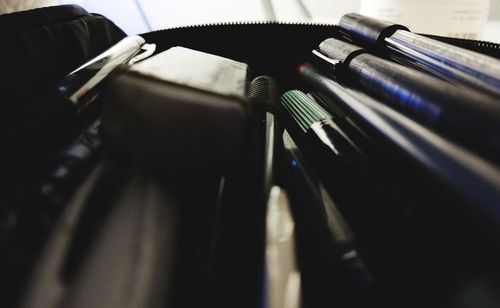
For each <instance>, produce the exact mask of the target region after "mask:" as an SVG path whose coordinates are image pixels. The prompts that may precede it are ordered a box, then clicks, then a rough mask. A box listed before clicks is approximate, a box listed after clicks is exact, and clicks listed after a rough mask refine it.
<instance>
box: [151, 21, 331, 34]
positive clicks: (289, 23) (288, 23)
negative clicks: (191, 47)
mask: <svg viewBox="0 0 500 308" xmlns="http://www.w3.org/2000/svg"><path fill="white" fill-rule="evenodd" d="M254 25H280V26H306V27H335V28H336V27H337V25H335V24H330V23H322V22H307V21H304V22H296V21H232V22H214V23H204V24H197V25H187V26H178V27H172V28H166V29H160V30H155V31H152V32H149V33H157V32H163V31H170V30H187V29H194V28H204V27H221V26H254Z"/></svg>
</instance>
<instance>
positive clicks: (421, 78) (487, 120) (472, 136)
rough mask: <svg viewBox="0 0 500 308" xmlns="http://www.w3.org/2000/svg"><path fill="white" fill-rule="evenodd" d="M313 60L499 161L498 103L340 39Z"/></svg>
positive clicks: (330, 41)
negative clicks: (327, 59)
mask: <svg viewBox="0 0 500 308" xmlns="http://www.w3.org/2000/svg"><path fill="white" fill-rule="evenodd" d="M319 54H321V56H319ZM313 56H314V57H315V59H316V63H318V64H320V65H321V66H322V67H323V68H325V69H328V70H329V71H330V72H331V73H332V74H333V75H334V76H336V78H339V79H342V80H346V82H347V80H349V81H348V82H352V83H353V84H355V85H357V86H358V87H360V88H361V89H363V90H365V91H367V92H369V93H370V94H372V95H374V96H376V97H377V98H379V99H380V101H381V102H384V103H387V104H388V105H390V106H391V107H393V108H395V109H397V110H398V111H400V112H402V113H404V114H406V115H408V116H410V117H412V118H413V119H415V120H417V121H419V122H420V123H422V124H423V125H425V126H427V127H429V128H431V129H434V130H436V131H439V132H441V133H443V134H445V135H448V136H449V137H452V138H453V139H455V140H456V141H459V142H461V143H463V144H464V145H466V146H469V147H471V148H474V149H475V150H478V151H480V152H481V153H482V154H483V155H487V156H489V157H490V158H492V159H496V160H498V155H499V154H500V104H498V101H496V100H495V99H493V98H492V97H491V96H487V95H482V94H481V93H479V92H476V91H472V90H467V89H464V88H459V87H455V86H453V85H451V84H449V83H447V82H445V81H443V80H439V79H437V78H434V77H432V76H429V75H427V74H425V73H422V72H419V71H416V70H414V69H411V68H408V67H404V66H402V65H399V64H396V63H393V62H391V61H389V60H385V59H382V58H379V57H376V56H374V55H371V54H369V53H367V52H366V50H363V49H361V48H360V47H357V46H354V45H352V44H349V43H346V42H343V41H340V40H337V39H327V40H325V41H323V42H322V43H321V44H320V46H319V49H318V50H317V51H315V52H313ZM325 58H329V59H331V60H330V61H326V60H325Z"/></svg>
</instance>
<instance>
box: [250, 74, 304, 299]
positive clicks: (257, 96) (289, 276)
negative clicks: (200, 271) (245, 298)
mask: <svg viewBox="0 0 500 308" xmlns="http://www.w3.org/2000/svg"><path fill="white" fill-rule="evenodd" d="M279 94H280V93H279V90H278V87H277V84H276V82H275V81H274V79H273V78H271V77H269V76H259V77H257V78H255V79H254V80H252V82H251V83H250V87H249V101H250V102H251V103H252V104H253V105H254V106H253V107H254V109H255V110H256V112H255V115H256V117H257V119H256V120H257V127H256V128H257V134H256V137H257V150H256V152H257V155H258V157H257V167H258V169H259V170H258V176H259V178H260V180H259V183H260V184H261V189H260V192H261V197H262V199H261V200H262V201H263V203H264V206H265V208H266V212H265V219H266V223H265V239H266V246H265V253H264V254H265V257H264V260H265V262H264V263H265V265H264V294H263V297H264V307H267V308H285V307H297V308H298V307H300V306H301V292H302V291H301V290H302V288H301V275H300V270H299V268H298V263H297V262H298V261H297V255H296V251H295V246H296V245H295V222H294V219H293V216H292V212H291V208H290V203H289V201H288V197H287V195H286V192H285V191H284V190H283V189H282V188H280V187H279V186H277V185H276V182H277V164H276V163H277V155H278V152H279V151H280V149H281V147H282V146H281V140H280V138H279V135H280V131H281V129H280V126H279V125H278V121H277V113H278V110H279V108H280V106H279V104H280V96H279Z"/></svg>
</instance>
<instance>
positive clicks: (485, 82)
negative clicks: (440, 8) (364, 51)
mask: <svg viewBox="0 0 500 308" xmlns="http://www.w3.org/2000/svg"><path fill="white" fill-rule="evenodd" d="M339 26H340V27H341V28H342V31H343V32H344V33H347V34H348V35H349V36H351V37H352V38H354V39H355V40H356V41H359V42H360V43H362V44H364V45H368V46H370V47H373V48H378V49H383V50H386V51H389V52H390V53H391V54H394V55H398V56H400V58H403V59H407V60H411V61H413V62H415V63H416V65H419V66H420V67H421V68H427V69H428V70H429V71H431V72H432V71H436V72H438V73H439V74H441V75H443V76H446V77H448V80H450V81H451V80H453V81H456V82H459V83H462V84H464V85H467V86H469V87H472V88H474V89H476V90H479V91H481V92H484V93H489V94H491V95H492V96H494V97H496V98H497V99H498V98H499V97H500V61H499V60H498V59H495V58H493V57H490V56H487V55H484V54H481V53H478V52H474V51H470V50H467V49H464V48H460V47H457V46H453V45H450V44H446V43H443V42H439V41H436V40H434V39H431V38H427V37H424V36H421V35H418V34H415V33H412V32H410V30H409V29H408V28H406V27H404V26H402V25H396V24H393V23H390V22H386V21H383V20H379V19H375V18H371V17H367V16H363V15H360V14H355V13H351V14H346V15H344V16H343V17H342V18H341V20H340V22H339Z"/></svg>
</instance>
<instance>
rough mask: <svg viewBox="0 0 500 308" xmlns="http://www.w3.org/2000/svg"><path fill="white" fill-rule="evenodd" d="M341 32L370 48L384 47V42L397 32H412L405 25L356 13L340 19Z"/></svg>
mask: <svg viewBox="0 0 500 308" xmlns="http://www.w3.org/2000/svg"><path fill="white" fill-rule="evenodd" d="M339 27H340V28H341V32H342V33H344V34H347V35H348V36H349V37H351V38H352V39H353V40H355V41H357V42H358V43H361V44H363V45H365V46H369V47H377V48H378V47H382V46H383V45H384V40H385V38H386V37H389V36H391V35H393V34H394V32H396V31H397V30H406V31H410V30H409V29H408V28H407V27H405V26H403V25H398V24H395V23H392V22H389V21H385V20H380V19H376V18H372V17H368V16H363V15H360V14H356V13H349V14H346V15H344V16H342V18H341V19H340V22H339Z"/></svg>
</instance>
